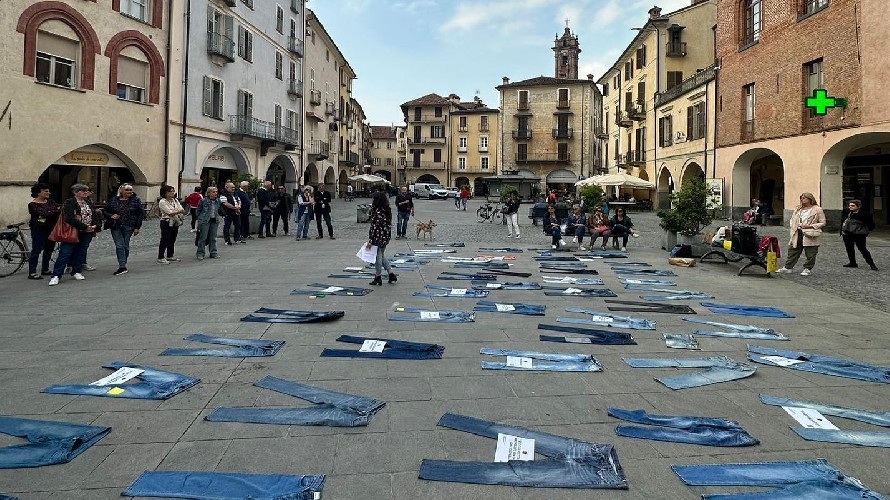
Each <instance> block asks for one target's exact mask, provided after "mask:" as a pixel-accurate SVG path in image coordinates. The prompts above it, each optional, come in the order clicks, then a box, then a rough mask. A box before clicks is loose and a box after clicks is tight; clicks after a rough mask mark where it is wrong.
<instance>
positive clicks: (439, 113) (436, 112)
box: [433, 106, 442, 118]
mask: <svg viewBox="0 0 890 500" xmlns="http://www.w3.org/2000/svg"><path fill="white" fill-rule="evenodd" d="M433 115H434V116H435V117H437V118H441V117H442V106H436V107H435V109H433Z"/></svg>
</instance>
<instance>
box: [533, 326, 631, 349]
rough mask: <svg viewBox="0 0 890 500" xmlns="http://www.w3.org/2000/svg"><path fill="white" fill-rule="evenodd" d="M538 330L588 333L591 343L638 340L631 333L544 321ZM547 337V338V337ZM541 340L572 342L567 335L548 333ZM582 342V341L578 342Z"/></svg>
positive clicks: (629, 343)
mask: <svg viewBox="0 0 890 500" xmlns="http://www.w3.org/2000/svg"><path fill="white" fill-rule="evenodd" d="M538 330H548V331H553V332H562V333H575V334H579V335H586V336H587V338H588V339H590V343H591V344H612V345H636V344H637V343H636V341H635V340H634V338H633V335H631V334H629V333H621V332H614V331H611V332H610V331H607V330H594V329H590V328H577V327H574V326H562V325H545V324H543V323H539V324H538ZM545 337H546V338H545ZM539 339H540V340H542V341H544V342H568V343H572V342H570V341H569V340H566V337H549V336H547V335H541V336H540V337H539ZM578 343H582V342H578Z"/></svg>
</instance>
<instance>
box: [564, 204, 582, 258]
mask: <svg viewBox="0 0 890 500" xmlns="http://www.w3.org/2000/svg"><path fill="white" fill-rule="evenodd" d="M586 227H587V215H585V214H584V212H582V211H581V205H574V206H573V207H572V213H571V214H569V218H568V219H567V221H566V234H573V235H575V237H574V238H572V243H578V250H585V248H584V229H585V228H586Z"/></svg>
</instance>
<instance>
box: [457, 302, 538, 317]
mask: <svg viewBox="0 0 890 500" xmlns="http://www.w3.org/2000/svg"><path fill="white" fill-rule="evenodd" d="M546 308H547V306H543V305H539V304H523V303H521V302H513V303H506V302H503V303H501V302H492V301H490V300H480V301H479V302H476V306H475V307H473V310H474V311H476V312H504V313H507V314H523V315H525V316H543V315H544V310H545V309H546ZM506 309H510V310H506Z"/></svg>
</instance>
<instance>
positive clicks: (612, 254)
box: [587, 249, 627, 259]
mask: <svg viewBox="0 0 890 500" xmlns="http://www.w3.org/2000/svg"><path fill="white" fill-rule="evenodd" d="M587 255H589V256H591V257H601V258H603V259H626V258H627V252H619V251H618V250H600V249H597V250H590V251H589V252H587Z"/></svg>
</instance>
